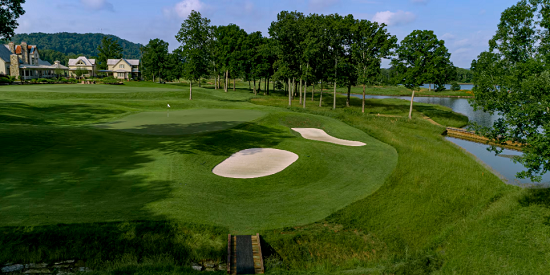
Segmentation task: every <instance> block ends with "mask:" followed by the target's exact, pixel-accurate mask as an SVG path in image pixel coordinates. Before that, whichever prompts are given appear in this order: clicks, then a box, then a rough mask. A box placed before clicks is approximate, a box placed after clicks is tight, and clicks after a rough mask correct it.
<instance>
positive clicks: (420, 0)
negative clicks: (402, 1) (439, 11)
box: [411, 0, 430, 5]
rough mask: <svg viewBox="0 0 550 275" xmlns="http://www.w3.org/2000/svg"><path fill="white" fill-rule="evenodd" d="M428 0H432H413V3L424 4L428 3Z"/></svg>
mask: <svg viewBox="0 0 550 275" xmlns="http://www.w3.org/2000/svg"><path fill="white" fill-rule="evenodd" d="M428 1H430V0H411V2H412V3H413V4H422V5H426V4H428Z"/></svg>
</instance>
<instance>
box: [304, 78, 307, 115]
mask: <svg viewBox="0 0 550 275" xmlns="http://www.w3.org/2000/svg"><path fill="white" fill-rule="evenodd" d="M306 95H307V78H306V81H305V83H304V109H305V108H306V101H307V100H306V98H307V96H306Z"/></svg>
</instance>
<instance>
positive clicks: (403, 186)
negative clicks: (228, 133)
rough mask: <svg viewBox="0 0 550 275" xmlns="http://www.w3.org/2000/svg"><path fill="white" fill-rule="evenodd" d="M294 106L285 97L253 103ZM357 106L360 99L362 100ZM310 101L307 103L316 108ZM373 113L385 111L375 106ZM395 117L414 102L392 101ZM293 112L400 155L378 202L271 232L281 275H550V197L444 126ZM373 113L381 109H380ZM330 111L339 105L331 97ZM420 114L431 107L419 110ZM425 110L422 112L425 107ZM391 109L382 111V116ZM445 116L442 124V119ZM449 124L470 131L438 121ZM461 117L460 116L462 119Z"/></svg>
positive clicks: (354, 111)
mask: <svg viewBox="0 0 550 275" xmlns="http://www.w3.org/2000/svg"><path fill="white" fill-rule="evenodd" d="M254 102H255V103H257V104H262V105H274V106H281V107H282V106H285V105H286V104H288V103H287V101H286V99H282V98H280V99H276V98H266V99H263V98H262V99H257V100H254ZM352 102H353V105H354V106H359V105H360V101H358V100H355V99H354V100H353V101H352ZM309 103H310V102H308V104H309ZM367 103H368V104H369V105H368V106H367V111H369V112H370V113H377V112H378V111H379V109H380V108H383V107H381V106H379V105H378V104H372V103H373V102H372V101H367ZM380 103H381V102H380ZM391 103H392V104H391V105H393V107H391V108H390V109H389V110H391V112H390V113H391V114H399V113H401V114H404V113H405V112H406V110H407V108H408V106H407V105H406V104H397V103H394V102H391ZM316 105H317V104H316V103H311V104H309V105H308V107H307V109H306V110H303V109H301V108H298V107H293V108H292V110H294V111H299V112H308V113H313V114H321V115H326V116H331V117H335V118H337V119H339V120H341V121H343V122H346V123H347V124H349V125H351V126H353V127H356V128H357V129H360V130H363V131H365V132H366V133H368V134H369V135H371V136H373V137H375V138H377V139H379V140H381V141H383V142H386V143H388V144H390V145H392V146H393V147H394V148H396V150H397V152H398V154H399V162H398V165H397V168H396V170H395V171H394V173H393V174H392V176H391V177H390V178H389V179H388V180H387V181H386V183H385V184H384V186H382V188H380V189H379V190H378V191H377V192H376V193H375V194H373V195H372V196H369V197H368V198H366V199H363V200H361V201H358V202H355V203H353V204H352V205H350V206H348V207H346V208H344V209H342V210H340V211H337V212H336V213H334V214H332V215H331V216H329V217H327V218H326V219H324V220H323V221H319V222H317V223H315V224H311V225H308V226H305V227H293V228H286V229H280V230H270V231H265V232H262V233H263V235H264V236H265V237H264V238H265V239H266V242H268V243H269V244H270V245H271V247H272V249H273V250H274V251H276V252H277V253H278V254H277V255H278V256H276V257H273V259H272V260H271V261H268V263H270V264H271V265H270V266H271V267H272V270H273V269H275V270H277V272H274V273H279V274H282V273H287V272H286V271H285V270H288V269H291V270H293V271H292V272H288V274H292V273H297V272H296V270H309V271H312V270H318V271H319V272H321V273H322V272H336V273H339V272H338V271H343V270H346V271H345V272H344V273H345V274H355V273H356V274H365V273H367V274H371V273H372V274H378V273H393V274H425V273H432V272H433V273H435V274H501V273H510V274H544V273H546V270H548V268H549V266H548V261H547V259H548V257H549V256H550V249H549V248H548V244H550V227H549V226H548V225H549V224H550V223H549V222H548V220H549V219H548V217H549V216H550V209H549V207H550V196H549V195H550V192H549V191H548V190H524V189H520V188H517V187H513V186H508V185H505V184H504V183H502V182H501V181H500V180H499V179H498V178H497V177H496V176H494V175H492V174H491V173H490V172H489V171H487V170H486V169H485V168H483V167H482V166H481V165H479V164H478V163H477V162H476V161H475V160H474V159H472V158H471V157H469V156H468V155H466V154H464V153H463V152H462V150H461V149H460V148H457V147H456V146H454V145H452V144H451V143H449V142H447V141H445V140H444V138H443V137H442V136H441V132H442V131H443V130H444V128H443V127H439V126H435V125H432V124H429V123H428V122H426V121H422V120H421V119H419V115H418V114H413V115H414V116H416V119H413V120H412V121H409V120H408V119H404V118H392V117H377V116H373V115H362V114H361V113H360V107H351V108H344V105H345V101H344V99H343V98H340V99H339V101H338V105H339V106H338V108H337V109H336V110H335V111H332V110H329V108H330V107H323V108H319V107H316ZM373 105H374V106H373ZM325 106H331V101H330V99H329V100H327V102H325ZM415 106H416V107H415V111H416V112H418V111H420V109H421V108H425V107H424V106H421V105H419V104H418V105H415ZM418 108H420V109H418ZM380 111H382V110H380ZM438 115H441V116H438ZM431 116H432V118H434V120H436V121H439V122H440V123H441V122H444V123H442V124H444V125H448V126H454V127H459V126H462V124H463V123H464V122H463V121H462V120H460V119H454V118H453V116H451V115H448V113H447V114H446V113H444V112H438V113H432V114H431ZM457 118H458V117H457Z"/></svg>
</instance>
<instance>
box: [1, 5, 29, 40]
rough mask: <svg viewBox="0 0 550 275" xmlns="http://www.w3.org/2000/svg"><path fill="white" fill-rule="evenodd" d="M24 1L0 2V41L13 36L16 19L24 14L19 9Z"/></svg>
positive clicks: (16, 24) (21, 9) (23, 11)
mask: <svg viewBox="0 0 550 275" xmlns="http://www.w3.org/2000/svg"><path fill="white" fill-rule="evenodd" d="M24 3H25V0H0V39H1V40H8V39H10V38H11V37H12V36H14V34H15V32H14V31H15V29H16V28H17V26H19V24H18V23H17V18H19V16H21V15H23V14H25V10H23V8H22V7H21V4H24Z"/></svg>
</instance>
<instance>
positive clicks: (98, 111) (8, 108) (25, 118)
mask: <svg viewBox="0 0 550 275" xmlns="http://www.w3.org/2000/svg"><path fill="white" fill-rule="evenodd" d="M122 113H125V111H122V110H117V109H108V108H101V107H98V106H95V105H90V104H70V105H60V104H55V105H53V106H45V107H37V106H32V105H28V104H23V103H18V102H11V101H7V100H2V101H0V123H9V124H32V125H59V124H80V123H87V122H95V121H97V120H100V119H105V118H110V117H113V116H115V115H119V114H122Z"/></svg>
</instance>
